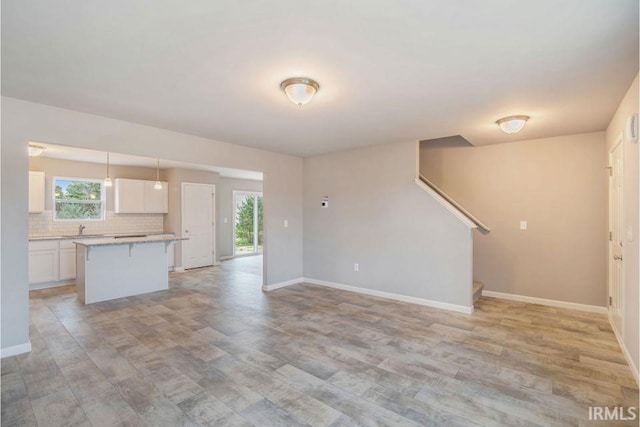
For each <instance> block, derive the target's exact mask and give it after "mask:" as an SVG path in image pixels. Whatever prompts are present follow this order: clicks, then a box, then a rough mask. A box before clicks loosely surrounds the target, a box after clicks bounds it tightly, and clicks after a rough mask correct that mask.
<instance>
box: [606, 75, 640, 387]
mask: <svg viewBox="0 0 640 427" xmlns="http://www.w3.org/2000/svg"><path fill="white" fill-rule="evenodd" d="M638 90H639V88H638V76H636V78H635V80H634V81H633V83H632V84H631V87H630V88H629V90H628V91H627V94H626V95H625V96H624V98H623V100H622V102H621V103H620V106H619V107H618V110H617V111H616V113H615V115H614V116H613V118H612V119H611V122H610V123H609V126H608V127H607V147H609V148H610V147H611V146H612V145H613V144H614V143H615V141H616V139H617V138H618V137H619V136H620V135H621V134H622V133H623V132H624V128H625V126H626V123H627V119H628V117H629V116H630V115H632V114H638V110H639V105H638V104H639V103H640V98H639V96H638ZM638 144H639V143H637V142H636V143H632V142H630V141H629V140H626V139H625V141H624V194H623V203H624V214H623V215H624V219H623V222H624V226H623V228H622V229H623V233H625V234H626V231H627V229H630V230H631V234H632V239H631V240H629V239H627V240H626V241H625V242H624V248H623V251H624V252H623V257H624V298H625V306H624V318H623V326H622V329H623V330H622V331H621V333H622V338H623V342H624V345H625V347H626V350H627V351H628V353H629V356H630V357H631V359H632V363H633V364H634V365H635V366H634V367H633V369H635V374H636V379H637V378H638V367H640V356H639V354H640V349H639V348H638V347H639V346H640V343H639V342H638V341H639V340H638V335H640V330H639V328H640V318H639V316H638V312H639V311H640V292H639V290H638V288H639V286H640V285H639V282H640V251H639V250H638V240H639V239H640V236H639V235H638V233H639V232H640V230H639V228H638V225H639V224H638V223H639V220H640V218H638V215H639V209H638V192H639V191H640V182H639V181H640V174H639V171H638V161H639V157H638Z"/></svg>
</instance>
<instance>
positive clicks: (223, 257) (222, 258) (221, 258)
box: [220, 255, 234, 261]
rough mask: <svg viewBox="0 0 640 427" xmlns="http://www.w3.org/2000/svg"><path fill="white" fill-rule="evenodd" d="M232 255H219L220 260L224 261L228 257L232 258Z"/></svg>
mask: <svg viewBox="0 0 640 427" xmlns="http://www.w3.org/2000/svg"><path fill="white" fill-rule="evenodd" d="M233 258H234V256H233V255H226V256H221V257H220V261H226V260H228V259H233Z"/></svg>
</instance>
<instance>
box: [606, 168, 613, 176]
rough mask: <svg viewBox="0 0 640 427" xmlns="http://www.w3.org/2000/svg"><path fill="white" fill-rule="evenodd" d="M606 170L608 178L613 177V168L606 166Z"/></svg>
mask: <svg viewBox="0 0 640 427" xmlns="http://www.w3.org/2000/svg"><path fill="white" fill-rule="evenodd" d="M606 169H609V176H613V166H607V167H606Z"/></svg>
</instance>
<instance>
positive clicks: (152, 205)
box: [143, 181, 169, 213]
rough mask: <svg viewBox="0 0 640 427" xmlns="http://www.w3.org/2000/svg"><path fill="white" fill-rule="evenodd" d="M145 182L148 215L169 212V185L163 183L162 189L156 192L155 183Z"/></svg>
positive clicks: (145, 209) (145, 206) (145, 200)
mask: <svg viewBox="0 0 640 427" xmlns="http://www.w3.org/2000/svg"><path fill="white" fill-rule="evenodd" d="M143 182H144V211H145V212H146V213H167V212H169V188H168V187H169V184H168V183H167V182H163V183H162V188H161V189H159V190H156V188H155V185H156V183H155V181H143Z"/></svg>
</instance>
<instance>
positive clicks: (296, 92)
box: [280, 77, 320, 107]
mask: <svg viewBox="0 0 640 427" xmlns="http://www.w3.org/2000/svg"><path fill="white" fill-rule="evenodd" d="M280 89H282V91H283V92H284V93H285V94H286V95H287V98H289V101H291V102H293V103H294V104H296V105H297V106H298V107H302V106H303V105H305V104H307V103H309V101H311V98H313V95H315V94H316V92H317V91H318V89H320V85H319V84H318V82H316V81H315V80H312V79H308V78H306V77H294V78H291V79H287V80H285V81H283V82H282V83H280Z"/></svg>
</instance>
